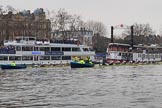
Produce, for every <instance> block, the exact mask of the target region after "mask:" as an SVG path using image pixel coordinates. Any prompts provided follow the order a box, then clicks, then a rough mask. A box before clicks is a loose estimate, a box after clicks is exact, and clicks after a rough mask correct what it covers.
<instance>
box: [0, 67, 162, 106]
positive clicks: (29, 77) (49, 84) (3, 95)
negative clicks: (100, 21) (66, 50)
mask: <svg viewBox="0 0 162 108" xmlns="http://www.w3.org/2000/svg"><path fill="white" fill-rule="evenodd" d="M160 107H161V108H162V66H161V65H144V66H111V67H98V66H96V67H94V68H89V69H87V68H83V69H71V68H70V67H54V68H28V69H25V70H0V108H160Z"/></svg>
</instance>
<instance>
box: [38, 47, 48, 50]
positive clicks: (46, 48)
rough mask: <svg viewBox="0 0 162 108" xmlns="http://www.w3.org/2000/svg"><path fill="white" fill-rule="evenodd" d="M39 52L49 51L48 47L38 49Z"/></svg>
mask: <svg viewBox="0 0 162 108" xmlns="http://www.w3.org/2000/svg"><path fill="white" fill-rule="evenodd" d="M40 51H50V47H40Z"/></svg>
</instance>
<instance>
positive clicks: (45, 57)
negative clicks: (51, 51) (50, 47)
mask: <svg viewBox="0 0 162 108" xmlns="http://www.w3.org/2000/svg"><path fill="white" fill-rule="evenodd" d="M40 60H50V56H41V57H40Z"/></svg>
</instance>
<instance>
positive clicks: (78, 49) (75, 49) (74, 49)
mask: <svg viewBox="0 0 162 108" xmlns="http://www.w3.org/2000/svg"><path fill="white" fill-rule="evenodd" d="M72 51H80V48H72Z"/></svg>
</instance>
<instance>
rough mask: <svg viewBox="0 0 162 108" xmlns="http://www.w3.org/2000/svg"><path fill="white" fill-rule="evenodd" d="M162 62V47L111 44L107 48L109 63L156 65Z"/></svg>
mask: <svg viewBox="0 0 162 108" xmlns="http://www.w3.org/2000/svg"><path fill="white" fill-rule="evenodd" d="M160 61H162V47H160V46H157V45H151V46H145V45H134V46H133V48H132V47H131V45H129V44H121V43H110V44H109V45H108V48H107V62H108V63H146V62H147V63H150V62H151V63H154V62H160Z"/></svg>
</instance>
